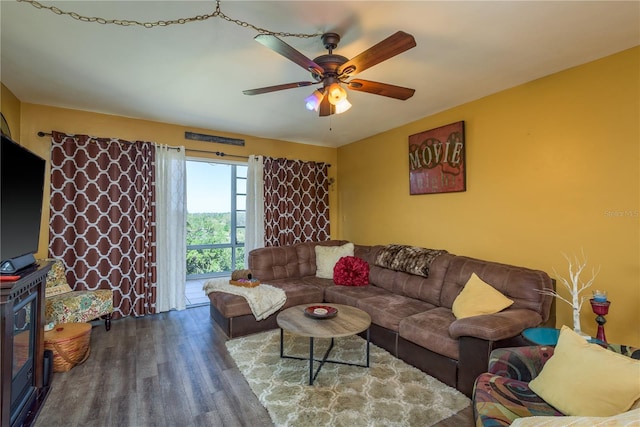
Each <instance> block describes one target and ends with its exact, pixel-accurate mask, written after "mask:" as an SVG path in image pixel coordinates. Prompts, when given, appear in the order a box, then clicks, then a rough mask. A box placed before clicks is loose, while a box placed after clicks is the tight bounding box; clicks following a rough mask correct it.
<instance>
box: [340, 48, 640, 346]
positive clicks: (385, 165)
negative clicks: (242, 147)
mask: <svg viewBox="0 0 640 427" xmlns="http://www.w3.org/2000/svg"><path fill="white" fill-rule="evenodd" d="M639 58H640V47H636V48H634V49H631V50H627V51H624V52H621V53H619V54H616V55H613V56H610V57H607V58H604V59H601V60H598V61H595V62H592V63H589V64H586V65H583V66H579V67H576V68H573V69H570V70H566V71H563V72H560V73H557V74H554V75H551V76H548V77H545V78H542V79H539V80H535V81H532V82H530V83H527V84H524V85H521V86H518V87H515V88H512V89H509V90H506V91H503V92H500V93H497V94H494V95H491V96H488V97H486V98H483V99H480V100H477V101H474V102H470V103H468V104H465V105H461V106H458V107H455V108H452V109H450V110H447V111H444V112H442V113H439V114H436V115H433V116H430V117H426V118H424V119H421V120H419V121H417V122H414V123H411V124H408V125H406V126H402V127H400V128H397V129H393V130H391V131H389V132H385V133H382V134H379V135H376V136H374V137H371V138H368V139H365V140H362V141H358V142H355V143H352V144H349V145H346V146H343V147H341V148H339V149H338V160H339V163H340V171H339V173H338V181H337V185H338V189H339V205H340V220H341V222H342V225H341V231H342V233H341V235H340V238H343V239H348V240H351V241H354V242H358V243H362V244H388V243H401V244H412V245H418V246H425V247H429V248H443V249H447V250H449V251H450V252H452V253H455V254H460V255H467V256H473V257H478V258H483V259H488V260H492V261H498V262H504V263H509V264H515V265H522V266H528V267H531V268H537V269H541V270H544V271H547V272H549V274H550V275H552V276H555V274H554V273H553V269H554V268H555V269H556V270H557V272H558V274H559V275H560V276H562V277H568V274H567V267H568V266H567V263H566V261H565V259H564V258H563V255H562V253H567V254H569V255H571V254H574V253H575V254H580V251H581V250H584V253H585V254H586V255H587V257H588V268H587V270H588V271H586V272H585V273H584V274H583V278H584V279H589V278H590V277H591V268H592V267H595V268H597V267H598V266H601V270H600V273H599V274H598V276H597V278H596V280H595V284H594V286H593V287H592V288H591V289H596V288H598V289H605V290H607V291H608V292H609V299H610V300H611V301H612V304H611V308H610V314H609V315H608V316H607V324H606V332H607V338H608V340H609V341H610V342H617V343H626V344H632V345H636V346H640V330H639V329H640V251H639V246H640V226H639V223H640V221H639V211H640V206H639V197H640V175H639V169H640V168H639V161H640V151H639V146H640V132H639V126H640V125H639V123H640V108H639V103H640V84H639V79H640V61H639ZM451 90H455V88H451ZM460 120H464V121H465V126H466V167H467V191H466V192H461V193H448V194H432V195H415V196H411V195H409V166H408V165H409V161H408V136H409V135H412V134H415V133H419V132H422V131H425V130H428V129H432V128H435V127H438V126H442V125H445V124H448V123H453V122H457V121H460ZM559 286H560V287H561V285H559ZM590 291H591V290H589V292H586V293H585V295H588V296H590V295H591V292H590ZM561 293H562V294H563V295H565V296H567V292H565V291H564V289H561ZM557 305H558V310H557V317H558V319H557V321H558V325H560V324H567V325H569V326H571V325H572V320H571V310H570V307H569V306H568V305H566V304H564V303H561V302H558V304H557ZM594 319H595V315H594V314H593V313H592V312H591V307H590V305H589V303H588V301H587V302H586V303H585V306H583V309H582V311H581V321H582V328H583V330H585V331H586V332H587V333H590V334H592V335H593V334H595V332H596V326H597V325H596V323H595V320H594Z"/></svg>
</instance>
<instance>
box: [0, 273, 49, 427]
mask: <svg viewBox="0 0 640 427" xmlns="http://www.w3.org/2000/svg"><path fill="white" fill-rule="evenodd" d="M51 266H52V263H51V262H44V261H42V262H39V263H37V264H36V265H35V266H34V267H32V268H30V269H27V271H26V272H23V273H22V274H20V272H18V275H20V276H21V277H20V279H19V280H17V281H15V282H0V318H1V319H2V328H1V330H0V343H1V345H0V348H1V349H2V350H1V352H0V365H1V371H0V372H1V373H2V391H1V393H0V425H2V427H5V426H11V427H17V426H30V425H31V424H33V422H34V421H35V418H36V417H37V415H38V412H39V410H40V408H41V407H42V405H43V404H44V401H45V399H46V397H47V394H48V392H49V384H45V383H44V303H45V281H46V277H47V273H48V272H49V270H50V269H51ZM49 382H50V378H49Z"/></svg>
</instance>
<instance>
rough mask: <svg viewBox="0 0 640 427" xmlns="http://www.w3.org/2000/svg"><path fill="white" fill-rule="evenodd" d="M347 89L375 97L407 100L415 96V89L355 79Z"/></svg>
mask: <svg viewBox="0 0 640 427" xmlns="http://www.w3.org/2000/svg"><path fill="white" fill-rule="evenodd" d="M347 87H348V88H349V89H352V90H357V91H360V92H368V93H373V94H374V95H382V96H388V97H389V98H395V99H401V100H403V101H404V100H406V99H409V98H411V97H412V96H413V94H414V93H415V92H416V90H415V89H409V88H408V87H402V86H394V85H390V84H387V83H379V82H372V81H371V80H362V79H353V80H351V81H350V82H349V83H347Z"/></svg>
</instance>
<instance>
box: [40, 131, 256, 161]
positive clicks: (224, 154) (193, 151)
mask: <svg viewBox="0 0 640 427" xmlns="http://www.w3.org/2000/svg"><path fill="white" fill-rule="evenodd" d="M51 135H52V134H51V132H43V131H40V132H38V136H39V137H43V136H51ZM168 148H169V149H170V150H180V147H168ZM184 150H185V151H191V152H192V153H207V154H215V155H216V156H220V157H236V158H239V159H248V158H249V156H238V155H235V154H227V153H223V152H222V151H207V150H195V149H191V148H185V149H184Z"/></svg>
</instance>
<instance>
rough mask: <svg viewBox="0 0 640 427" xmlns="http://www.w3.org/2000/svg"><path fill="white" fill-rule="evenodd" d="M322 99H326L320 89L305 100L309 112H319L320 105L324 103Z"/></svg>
mask: <svg viewBox="0 0 640 427" xmlns="http://www.w3.org/2000/svg"><path fill="white" fill-rule="evenodd" d="M322 98H324V93H323V92H322V91H320V89H316V90H314V91H313V93H312V94H311V95H309V96H307V97H306V98H305V100H304V106H305V108H306V109H307V110H309V111H318V108H319V107H320V103H321V102H322Z"/></svg>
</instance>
